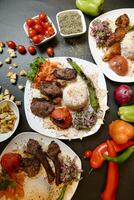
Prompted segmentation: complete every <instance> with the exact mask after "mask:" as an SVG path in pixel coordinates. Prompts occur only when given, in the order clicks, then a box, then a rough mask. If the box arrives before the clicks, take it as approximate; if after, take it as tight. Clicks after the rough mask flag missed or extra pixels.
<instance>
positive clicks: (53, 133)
mask: <svg viewBox="0 0 134 200" xmlns="http://www.w3.org/2000/svg"><path fill="white" fill-rule="evenodd" d="M66 59H67V57H57V58H56V57H55V58H52V60H55V61H59V62H60V63H62V64H64V65H66V66H68V67H70V65H69V64H68V63H67V60H66ZM72 59H73V60H75V61H76V63H77V64H79V65H80V66H81V68H82V69H83V71H84V73H85V74H86V75H88V76H89V75H90V74H93V73H97V74H98V86H99V88H101V89H102V90H105V91H106V90H107V88H106V82H105V78H104V75H103V73H102V72H101V70H100V68H99V67H98V66H97V65H95V64H93V63H91V62H88V61H86V60H82V59H79V58H72ZM31 93H32V91H31V82H30V81H27V83H26V87H25V94H24V107H25V113H26V118H27V121H28V123H29V125H30V127H31V128H32V129H33V130H35V131H36V132H39V133H41V134H43V135H46V136H48V137H52V138H58V139H66V140H71V139H78V138H82V137H87V136H90V135H92V134H94V133H96V132H97V131H98V130H99V128H100V126H101V124H100V123H98V124H96V125H95V126H94V127H93V129H91V130H90V131H88V132H87V131H83V132H84V134H82V136H81V134H80V131H77V133H76V134H75V135H73V136H71V137H70V136H69V135H66V136H65V135H64V134H62V132H63V131H64V130H63V131H60V130H54V129H47V128H45V127H44V125H43V119H42V118H39V117H37V116H35V115H34V114H33V113H32V112H31V109H30V105H31V100H32V99H31ZM102 103H103V104H104V105H105V106H107V94H106V95H105V96H104V98H103V100H102ZM104 115H105V111H104ZM104 115H103V117H104Z"/></svg>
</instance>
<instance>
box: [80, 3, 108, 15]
mask: <svg viewBox="0 0 134 200" xmlns="http://www.w3.org/2000/svg"><path fill="white" fill-rule="evenodd" d="M103 5H104V0H76V7H77V8H78V9H80V10H81V11H82V12H84V13H85V14H87V15H92V16H97V15H99V14H100V13H101V12H102V9H103Z"/></svg>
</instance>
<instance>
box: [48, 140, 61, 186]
mask: <svg viewBox="0 0 134 200" xmlns="http://www.w3.org/2000/svg"><path fill="white" fill-rule="evenodd" d="M59 153H61V150H60V147H59V145H58V144H57V143H55V142H54V141H52V142H51V143H50V144H49V146H48V150H47V155H48V156H49V158H50V159H51V160H52V161H53V163H54V167H55V178H56V185H59V184H60V183H61V180H60V170H61V164H60V160H59V158H58V155H59Z"/></svg>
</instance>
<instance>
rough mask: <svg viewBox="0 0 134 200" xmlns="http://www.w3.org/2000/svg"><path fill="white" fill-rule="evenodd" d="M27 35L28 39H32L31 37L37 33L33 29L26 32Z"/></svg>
mask: <svg viewBox="0 0 134 200" xmlns="http://www.w3.org/2000/svg"><path fill="white" fill-rule="evenodd" d="M28 35H29V37H30V38H32V37H33V36H35V35H37V32H36V31H35V30H34V29H32V30H28Z"/></svg>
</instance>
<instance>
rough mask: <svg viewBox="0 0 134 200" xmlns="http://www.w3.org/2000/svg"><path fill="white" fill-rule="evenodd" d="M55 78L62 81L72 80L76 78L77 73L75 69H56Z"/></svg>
mask: <svg viewBox="0 0 134 200" xmlns="http://www.w3.org/2000/svg"><path fill="white" fill-rule="evenodd" d="M54 76H55V77H56V78H58V79H62V80H72V79H75V78H76V76H77V73H76V71H75V70H74V69H70V68H65V69H64V68H62V69H56V70H55V71H54Z"/></svg>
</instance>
